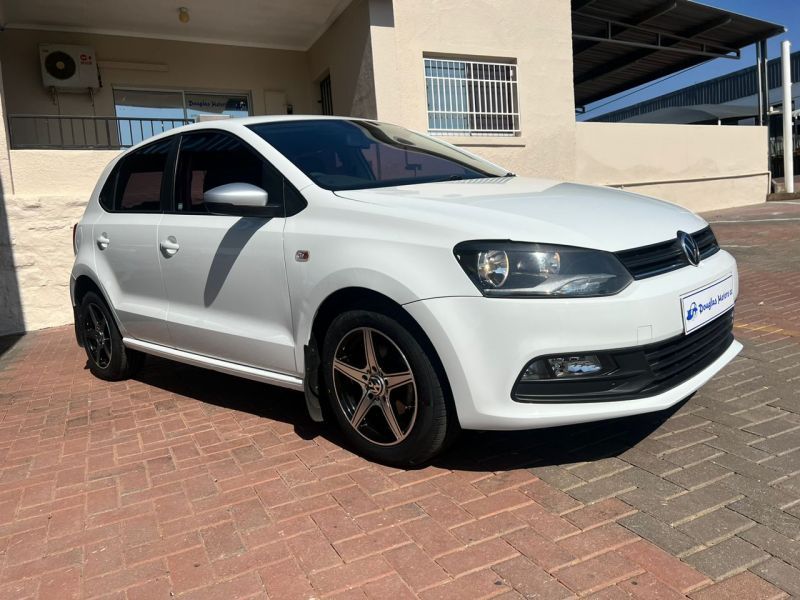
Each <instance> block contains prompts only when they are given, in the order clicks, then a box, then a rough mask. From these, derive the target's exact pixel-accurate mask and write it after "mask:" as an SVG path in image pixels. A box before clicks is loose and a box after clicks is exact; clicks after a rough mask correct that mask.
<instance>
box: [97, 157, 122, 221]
mask: <svg viewBox="0 0 800 600" xmlns="http://www.w3.org/2000/svg"><path fill="white" fill-rule="evenodd" d="M118 172H119V169H118V168H116V167H114V170H113V171H111V174H110V175H109V176H108V179H106V182H105V183H104V184H103V189H101V190H100V206H102V207H103V208H104V209H105V210H114V186H115V185H116V184H117V173H118Z"/></svg>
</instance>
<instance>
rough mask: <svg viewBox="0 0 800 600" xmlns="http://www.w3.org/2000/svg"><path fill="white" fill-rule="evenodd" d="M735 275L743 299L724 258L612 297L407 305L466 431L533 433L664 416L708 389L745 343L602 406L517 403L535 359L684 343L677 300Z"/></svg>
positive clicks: (574, 401)
mask: <svg viewBox="0 0 800 600" xmlns="http://www.w3.org/2000/svg"><path fill="white" fill-rule="evenodd" d="M731 273H732V274H733V275H734V289H735V291H736V293H737V295H738V276H737V271H736V262H735V260H734V259H733V257H732V256H731V255H730V254H728V253H727V252H725V251H720V252H718V253H717V254H715V255H713V256H711V257H710V258H708V259H706V260H704V261H703V262H701V263H700V265H699V266H698V267H686V268H683V269H679V270H677V271H673V272H671V273H666V274H664V275H660V276H658V277H653V278H650V279H645V280H641V281H636V282H634V283H632V284H631V285H630V286H629V287H628V288H627V289H625V290H623V291H622V292H621V293H620V294H617V295H615V296H610V297H604V298H581V299H545V300H537V299H529V298H522V299H512V298H484V297H451V298H434V299H429V300H422V301H418V302H413V303H410V304H407V305H405V308H406V310H407V311H408V312H409V313H410V314H411V316H412V317H413V318H414V319H416V321H417V322H418V323H419V324H420V326H421V327H422V328H423V329H424V330H425V332H426V333H427V335H428V337H429V338H430V340H431V342H432V343H433V346H434V348H435V349H436V351H437V353H438V355H439V358H440V359H441V361H442V364H443V366H444V368H445V371H446V373H447V376H448V380H449V383H450V387H451V389H452V391H453V395H454V398H455V403H456V410H457V412H458V417H459V421H460V424H461V426H462V427H464V428H465V429H499V430H510V429H533V428H539V427H550V426H557V425H567V424H572V423H581V422H586V421H595V420H602V419H609V418H616V417H623V416H629V415H634V414H640V413H645V412H652V411H658V410H663V409H666V408H669V407H670V406H672V405H674V404H676V403H678V402H680V401H681V400H683V399H684V398H686V397H687V396H689V395H691V394H692V393H693V392H694V391H696V390H697V389H698V388H699V387H701V386H702V385H703V384H705V383H706V382H707V381H708V380H709V379H711V377H713V376H714V375H715V374H716V373H717V372H718V371H719V370H720V369H722V368H723V367H724V366H725V365H726V364H727V363H728V362H730V361H731V360H732V359H733V358H734V357H735V356H736V355H737V354H738V353H739V351H740V350H741V348H742V346H741V344H739V343H738V342H736V341H733V342H732V343H730V341H728V342H727V343H728V344H729V345H728V346H727V349H726V350H725V351H724V352H722V354H721V355H720V354H719V353H718V354H717V356H718V357H717V358H716V359H715V360H713V362H711V363H710V364H708V365H707V366H705V367H704V368H702V370H700V371H699V372H698V371H694V372H687V375H686V377H685V378H684V379H680V378H679V380H677V381H672V382H670V387H668V389H653V390H652V393H651V394H650V395H645V396H634V397H632V396H625V395H622V394H621V395H620V396H618V397H614V395H613V394H612V395H607V396H605V397H603V399H602V401H597V402H592V401H587V400H586V398H581V397H574V398H570V397H561V398H559V399H558V400H559V401H558V402H557V403H553V402H536V401H535V399H534V400H533V401H527V402H519V401H515V400H514V399H513V398H512V390H513V389H514V386H515V384H516V382H517V378H518V376H519V374H520V370H521V369H522V368H523V366H524V365H526V364H527V363H528V362H530V361H531V360H533V359H534V358H537V357H541V356H548V355H558V354H566V353H573V352H588V351H602V350H614V349H619V348H634V347H647V346H651V345H652V344H656V343H658V342H663V341H665V340H670V339H672V338H676V336H681V335H682V334H683V317H682V313H681V307H680V300H679V298H680V296H681V295H682V294H684V293H687V292H689V291H692V290H695V289H697V288H698V287H701V286H703V285H705V284H708V283H710V282H713V281H715V280H717V279H720V278H721V277H723V276H725V275H727V274H731ZM712 323H713V322H712ZM710 326H711V324H709V325H706V326H705V327H710ZM705 327H704V328H705ZM622 398H624V399H622Z"/></svg>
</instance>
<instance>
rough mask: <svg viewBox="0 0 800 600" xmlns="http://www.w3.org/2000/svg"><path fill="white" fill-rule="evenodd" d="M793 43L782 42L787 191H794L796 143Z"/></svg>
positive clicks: (784, 177)
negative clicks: (794, 135) (793, 98)
mask: <svg viewBox="0 0 800 600" xmlns="http://www.w3.org/2000/svg"><path fill="white" fill-rule="evenodd" d="M791 52H792V43H791V42H790V41H789V40H784V42H783V43H782V44H781V67H782V70H783V78H782V79H783V181H784V187H785V189H786V193H788V194H793V193H794V144H793V143H792V65H791V56H790V55H791Z"/></svg>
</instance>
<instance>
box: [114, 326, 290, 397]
mask: <svg viewBox="0 0 800 600" xmlns="http://www.w3.org/2000/svg"><path fill="white" fill-rule="evenodd" d="M122 343H123V344H125V347H126V348H131V349H133V350H139V351H140V352H144V353H145V354H154V355H155V356H160V357H162V358H168V359H170V360H175V361H177V362H181V363H185V364H187V365H193V366H195V367H202V368H204V369H211V370H213V371H219V372H220V373H227V374H228V375H235V376H237V377H244V378H245V379H252V380H254V381H260V382H262V383H269V384H272V385H278V386H280V387H284V388H289V389H290V390H297V391H299V392H302V391H303V380H302V379H300V378H299V377H295V376H293V375H286V374H285V373H275V372H274V371H267V370H265V369H257V368H255V367H248V366H245V365H239V364H236V363H232V362H228V361H225V360H220V359H218V358H211V357H208V356H202V355H200V354H193V353H192V352H186V351H184V350H178V349H176V348H169V347H167V346H161V345H159V344H153V343H151V342H143V341H141V340H136V339H133V338H127V337H126V338H123V339H122Z"/></svg>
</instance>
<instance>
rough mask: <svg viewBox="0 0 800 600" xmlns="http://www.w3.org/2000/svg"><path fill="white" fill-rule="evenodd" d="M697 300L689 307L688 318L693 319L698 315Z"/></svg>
mask: <svg viewBox="0 0 800 600" xmlns="http://www.w3.org/2000/svg"><path fill="white" fill-rule="evenodd" d="M697 311H698V308H697V302H692V305H691V306H690V307H689V310H687V311H686V320H687V321H691V320H692V319H694V318H695V317H696V316H697Z"/></svg>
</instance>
